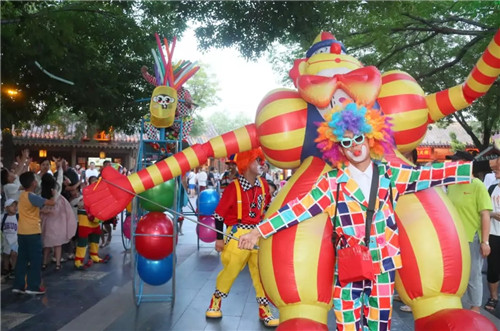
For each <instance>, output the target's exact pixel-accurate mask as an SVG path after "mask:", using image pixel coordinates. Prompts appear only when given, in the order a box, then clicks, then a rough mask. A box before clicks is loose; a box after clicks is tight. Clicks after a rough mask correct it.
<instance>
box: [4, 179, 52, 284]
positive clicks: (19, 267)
mask: <svg viewBox="0 0 500 331" xmlns="http://www.w3.org/2000/svg"><path fill="white" fill-rule="evenodd" d="M19 181H20V182H21V185H22V186H23V188H24V190H25V191H24V192H22V193H21V195H20V196H19V222H18V228H17V233H18V234H17V241H18V244H19V251H18V256H17V263H16V268H15V278H14V286H13V289H12V292H14V293H28V294H44V293H45V288H44V287H43V286H42V273H41V269H42V238H41V232H42V231H41V228H40V208H42V207H43V206H54V205H55V204H56V203H55V199H56V194H54V196H53V197H52V198H51V199H49V200H48V199H44V198H42V197H40V196H38V195H36V194H34V193H33V192H35V190H36V188H37V185H38V184H37V181H36V180H35V174H34V173H33V172H31V171H28V172H25V173H23V174H21V176H19ZM54 193H55V192H54ZM26 283H27V284H26Z"/></svg>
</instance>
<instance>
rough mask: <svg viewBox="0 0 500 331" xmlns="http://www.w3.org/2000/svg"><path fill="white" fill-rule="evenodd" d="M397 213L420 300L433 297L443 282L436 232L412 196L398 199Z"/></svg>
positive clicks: (414, 196)
mask: <svg viewBox="0 0 500 331" xmlns="http://www.w3.org/2000/svg"><path fill="white" fill-rule="evenodd" d="M397 213H398V216H399V218H400V219H401V223H402V225H403V227H404V229H405V232H406V233H407V235H408V238H409V240H410V243H411V246H412V247H413V251H414V253H415V258H416V260H417V265H418V270H419V276H420V280H421V284H422V289H423V295H422V296H423V297H429V296H435V295H436V294H438V293H439V290H440V289H441V287H442V285H443V281H444V279H443V278H444V266H443V256H442V254H441V250H440V249H439V247H440V244H439V238H438V235H437V233H436V229H435V228H434V225H433V224H432V221H431V219H430V217H429V215H428V214H427V212H426V211H425V209H424V208H423V206H422V204H421V203H420V201H419V200H418V198H417V197H416V195H415V194H410V195H405V196H402V197H401V198H400V199H399V201H398V208H397ZM435 216H436V215H435Z"/></svg>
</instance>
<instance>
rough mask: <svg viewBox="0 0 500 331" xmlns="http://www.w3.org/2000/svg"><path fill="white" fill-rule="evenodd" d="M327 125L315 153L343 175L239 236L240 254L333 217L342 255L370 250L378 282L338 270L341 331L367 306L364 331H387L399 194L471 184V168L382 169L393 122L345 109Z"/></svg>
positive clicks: (354, 326) (355, 326)
mask: <svg viewBox="0 0 500 331" xmlns="http://www.w3.org/2000/svg"><path fill="white" fill-rule="evenodd" d="M325 119H326V121H324V122H322V123H321V124H320V126H319V128H318V133H319V134H318V138H317V139H316V142H317V143H318V144H317V147H318V148H320V149H321V151H322V152H323V158H324V159H325V160H326V161H327V162H329V163H330V164H332V165H334V166H335V165H336V166H337V168H336V169H334V170H331V171H329V172H327V173H326V174H324V175H322V176H320V178H319V179H318V180H317V182H316V183H315V185H314V186H313V188H312V190H311V191H310V192H309V193H307V194H306V195H305V196H304V197H302V198H301V199H298V198H296V199H294V200H292V201H290V202H289V203H288V204H286V205H285V206H283V207H282V208H280V209H279V210H278V211H277V212H276V213H274V214H272V215H271V216H269V218H268V219H266V220H265V221H264V222H262V223H261V224H259V225H258V226H257V227H256V228H255V229H253V230H252V231H250V232H249V233H248V234H246V235H243V236H241V238H240V242H239V247H240V248H242V249H252V248H253V247H254V245H256V244H257V243H258V241H259V239H260V238H268V237H270V236H272V235H273V234H274V233H276V232H278V231H280V230H282V229H286V228H288V227H290V226H292V225H295V224H297V223H298V222H302V221H304V220H306V219H309V218H311V217H314V216H316V215H318V214H320V213H322V212H327V213H328V215H329V217H330V219H331V221H332V222H334V228H335V233H336V236H337V238H338V240H337V241H336V242H335V246H336V248H337V249H342V248H345V247H352V246H356V245H361V244H363V245H366V246H368V247H369V252H370V255H371V259H372V266H373V272H374V275H375V276H374V279H364V280H360V281H354V282H350V283H347V284H341V281H340V280H339V276H338V263H337V264H336V275H337V277H336V279H335V285H334V293H333V304H334V309H335V316H336V322H337V328H338V329H339V330H359V329H360V317H361V306H362V305H363V306H364V316H365V318H364V319H363V324H364V329H365V330H389V329H390V324H391V313H392V296H393V292H394V280H395V274H396V269H399V268H401V267H402V263H401V257H400V247H399V238H398V228H397V225H396V221H395V215H394V208H395V205H396V202H397V200H398V198H399V196H400V195H403V194H406V193H414V192H417V191H421V190H425V189H427V188H429V187H432V186H438V185H449V184H456V183H468V182H470V180H471V170H472V164H471V163H460V162H448V163H437V164H434V165H433V166H432V167H411V166H409V165H402V164H392V163H390V162H388V163H386V162H380V160H381V159H382V157H383V156H384V151H389V150H391V149H392V148H393V146H392V141H393V140H392V138H391V136H392V133H391V130H390V124H389V118H388V117H387V116H385V115H382V114H381V113H380V112H379V111H377V110H374V109H371V108H368V107H365V106H359V105H356V103H353V102H346V103H345V104H344V105H342V106H338V107H336V108H334V109H333V110H332V112H330V113H328V114H326V116H325ZM486 162H487V161H486ZM373 176H376V177H377V179H375V181H377V182H378V190H377V191H376V197H377V198H376V199H375V209H374V217H373V218H372V221H371V222H372V224H371V230H370V236H369V238H370V239H369V242H368V243H365V242H364V237H365V222H366V221H367V220H366V217H367V211H368V209H369V206H368V198H369V196H370V190H371V183H372V177H373ZM375 181H374V182H375ZM375 187H376V186H375ZM334 237H335V234H334ZM341 276H342V275H341Z"/></svg>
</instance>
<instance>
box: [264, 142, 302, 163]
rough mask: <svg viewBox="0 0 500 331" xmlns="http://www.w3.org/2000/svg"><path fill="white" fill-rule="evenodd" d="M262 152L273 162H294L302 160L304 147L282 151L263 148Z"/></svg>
mask: <svg viewBox="0 0 500 331" xmlns="http://www.w3.org/2000/svg"><path fill="white" fill-rule="evenodd" d="M262 151H263V152H264V154H266V155H267V156H269V157H270V158H271V159H273V160H277V161H279V162H294V161H297V160H299V159H300V155H301V153H302V146H301V147H296V148H291V149H285V150H281V151H277V150H274V149H270V148H266V147H264V146H262Z"/></svg>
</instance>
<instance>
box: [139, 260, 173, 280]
mask: <svg viewBox="0 0 500 331" xmlns="http://www.w3.org/2000/svg"><path fill="white" fill-rule="evenodd" d="M173 255H174V254H170V255H169V256H167V257H166V258H164V259H162V260H148V259H146V258H145V257H143V256H141V255H140V254H137V272H138V273H139V276H140V277H141V279H142V280H143V281H144V282H145V283H147V284H149V285H153V286H158V285H162V284H165V283H166V282H168V281H169V280H170V278H172V270H173Z"/></svg>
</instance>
